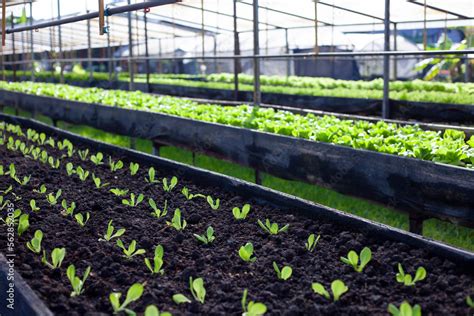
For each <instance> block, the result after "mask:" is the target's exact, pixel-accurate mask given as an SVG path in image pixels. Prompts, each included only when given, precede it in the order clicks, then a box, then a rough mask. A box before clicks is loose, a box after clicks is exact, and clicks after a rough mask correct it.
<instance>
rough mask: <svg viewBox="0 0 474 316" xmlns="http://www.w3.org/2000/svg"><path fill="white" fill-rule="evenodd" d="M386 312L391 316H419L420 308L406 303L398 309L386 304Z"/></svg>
mask: <svg viewBox="0 0 474 316" xmlns="http://www.w3.org/2000/svg"><path fill="white" fill-rule="evenodd" d="M388 312H389V313H390V314H391V315H392V316H421V307H420V305H418V304H416V305H415V306H413V307H412V306H411V305H410V303H408V302H407V301H403V302H402V304H400V309H399V308H398V307H396V306H395V305H393V304H388Z"/></svg>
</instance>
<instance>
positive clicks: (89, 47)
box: [87, 10, 94, 82]
mask: <svg viewBox="0 0 474 316" xmlns="http://www.w3.org/2000/svg"><path fill="white" fill-rule="evenodd" d="M87 13H89V10H87ZM87 68H88V70H89V82H92V81H93V80H94V73H93V70H92V43H91V20H87Z"/></svg>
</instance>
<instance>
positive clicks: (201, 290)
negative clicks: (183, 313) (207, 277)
mask: <svg viewBox="0 0 474 316" xmlns="http://www.w3.org/2000/svg"><path fill="white" fill-rule="evenodd" d="M189 289H190V290H191V294H192V295H193V297H194V299H195V300H196V301H198V302H199V303H201V304H204V300H205V298H206V289H205V287H204V280H203V279H202V278H197V279H194V280H193V277H189Z"/></svg>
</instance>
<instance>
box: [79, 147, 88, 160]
mask: <svg viewBox="0 0 474 316" xmlns="http://www.w3.org/2000/svg"><path fill="white" fill-rule="evenodd" d="M77 154H78V155H79V158H80V159H81V160H82V161H86V159H87V156H88V155H89V149H84V150H78V151H77Z"/></svg>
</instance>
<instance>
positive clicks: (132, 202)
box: [122, 193, 144, 207]
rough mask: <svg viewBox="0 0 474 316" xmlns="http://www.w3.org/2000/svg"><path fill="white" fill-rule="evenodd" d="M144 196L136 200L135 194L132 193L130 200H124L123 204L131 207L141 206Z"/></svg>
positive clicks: (139, 196) (140, 195)
mask: <svg viewBox="0 0 474 316" xmlns="http://www.w3.org/2000/svg"><path fill="white" fill-rule="evenodd" d="M143 198H144V196H143V194H139V195H138V197H137V198H136V199H135V194H134V193H130V200H126V199H123V200H122V204H124V205H128V206H131V207H136V206H137V205H138V204H140V203H141V202H142V201H143Z"/></svg>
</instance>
